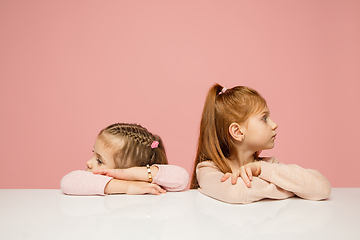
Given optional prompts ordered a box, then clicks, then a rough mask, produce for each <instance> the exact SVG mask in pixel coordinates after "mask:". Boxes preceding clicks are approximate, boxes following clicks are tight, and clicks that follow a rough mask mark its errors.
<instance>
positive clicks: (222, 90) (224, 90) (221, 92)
mask: <svg viewBox="0 0 360 240" xmlns="http://www.w3.org/2000/svg"><path fill="white" fill-rule="evenodd" d="M226 90H227V88H226V87H223V89H221V91H220V92H219V95H221V94H223V93H225V92H226Z"/></svg>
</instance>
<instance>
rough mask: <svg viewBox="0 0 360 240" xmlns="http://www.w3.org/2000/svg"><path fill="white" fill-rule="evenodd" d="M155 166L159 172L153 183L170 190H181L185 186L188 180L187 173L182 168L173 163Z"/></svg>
mask: <svg viewBox="0 0 360 240" xmlns="http://www.w3.org/2000/svg"><path fill="white" fill-rule="evenodd" d="M155 166H157V167H158V168H159V172H158V173H157V175H156V177H155V178H154V180H153V183H156V184H157V185H159V186H161V187H163V188H164V189H165V190H166V191H170V192H176V191H182V190H184V189H185V188H186V186H187V184H188V182H189V173H188V172H187V171H186V170H185V169H184V168H182V167H179V166H175V165H155Z"/></svg>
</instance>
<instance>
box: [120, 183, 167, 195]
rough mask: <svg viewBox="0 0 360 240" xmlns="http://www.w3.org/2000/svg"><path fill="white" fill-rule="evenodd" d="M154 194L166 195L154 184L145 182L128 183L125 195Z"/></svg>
mask: <svg viewBox="0 0 360 240" xmlns="http://www.w3.org/2000/svg"><path fill="white" fill-rule="evenodd" d="M147 193H149V194H155V195H160V194H161V193H166V190H165V189H163V188H161V187H160V186H159V185H157V184H155V183H147V182H136V181H131V182H128V188H127V191H126V194H130V195H135V194H147Z"/></svg>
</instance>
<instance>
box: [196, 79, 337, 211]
mask: <svg viewBox="0 0 360 240" xmlns="http://www.w3.org/2000/svg"><path fill="white" fill-rule="evenodd" d="M276 129H277V124H276V123H275V122H274V121H272V119H271V118H270V112H269V109H268V106H267V104H266V101H265V99H264V98H263V97H261V96H260V94H259V93H258V92H257V91H255V90H254V89H251V88H248V87H244V86H237V87H234V88H231V89H226V88H224V87H222V86H220V85H219V84H215V85H214V86H213V87H212V88H211V89H210V90H209V93H208V95H207V97H206V100H205V105H204V109H203V113H202V118H201V123H200V135H199V140H198V149H197V154H196V158H195V163H194V171H193V176H192V180H191V186H190V188H192V189H198V190H199V191H200V192H201V193H203V194H205V195H207V196H210V197H212V198H215V199H218V200H220V201H224V202H228V203H243V204H246V203H251V202H254V201H258V200H261V199H264V198H271V199H284V198H288V197H292V196H294V195H296V196H298V197H301V198H304V199H309V200H321V199H325V198H327V197H328V196H329V195H330V192H331V186H330V183H329V181H328V180H327V179H326V178H325V177H324V176H323V175H322V174H321V173H319V172H318V171H316V170H311V169H303V168H301V167H299V166H297V165H285V164H281V163H279V161H278V160H277V159H276V158H275V157H270V158H260V157H259V153H260V152H261V151H262V150H265V149H271V148H273V147H274V141H275V139H276ZM238 178H240V179H239V180H238Z"/></svg>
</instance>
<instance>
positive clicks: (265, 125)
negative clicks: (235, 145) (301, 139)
mask: <svg viewBox="0 0 360 240" xmlns="http://www.w3.org/2000/svg"><path fill="white" fill-rule="evenodd" d="M277 127H278V126H277V124H276V123H275V122H273V121H272V120H271V118H270V112H269V109H268V108H267V107H266V108H265V109H264V110H263V111H262V112H260V113H256V114H253V115H251V116H250V117H249V118H248V120H247V128H246V133H245V135H244V140H243V143H244V144H246V145H247V146H248V147H249V148H250V149H251V150H252V151H254V152H256V151H261V150H265V149H271V148H273V147H274V141H275V138H276V132H275V130H276V129H277Z"/></svg>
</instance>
